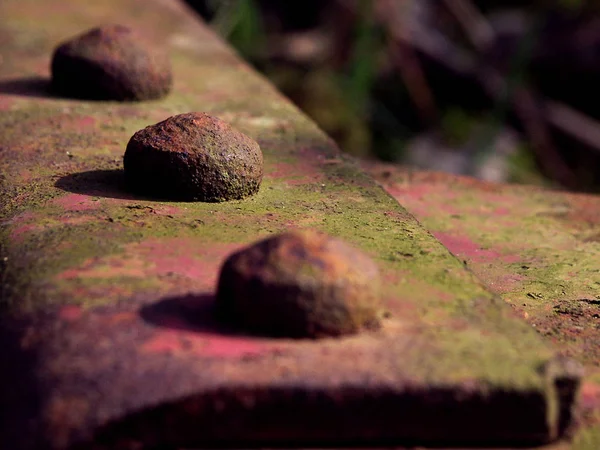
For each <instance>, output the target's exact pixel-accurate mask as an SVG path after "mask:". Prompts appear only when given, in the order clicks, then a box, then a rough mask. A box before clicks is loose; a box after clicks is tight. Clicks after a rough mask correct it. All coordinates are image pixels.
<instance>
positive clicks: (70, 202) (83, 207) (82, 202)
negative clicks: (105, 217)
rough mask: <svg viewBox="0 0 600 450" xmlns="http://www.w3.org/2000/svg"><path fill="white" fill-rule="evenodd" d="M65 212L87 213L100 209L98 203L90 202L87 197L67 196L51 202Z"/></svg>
mask: <svg viewBox="0 0 600 450" xmlns="http://www.w3.org/2000/svg"><path fill="white" fill-rule="evenodd" d="M52 203H53V204H54V205H56V206H60V207H62V208H64V209H65V210H67V211H89V210H93V209H98V208H99V207H100V202H99V201H94V200H92V197H90V196H89V195H82V194H67V195H63V196H62V197H59V198H57V199H55V200H53V201H52Z"/></svg>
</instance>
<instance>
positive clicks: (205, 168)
mask: <svg viewBox="0 0 600 450" xmlns="http://www.w3.org/2000/svg"><path fill="white" fill-rule="evenodd" d="M123 163H124V166H125V179H126V181H127V184H128V185H129V186H130V188H131V189H132V190H134V191H136V192H139V193H142V194H149V195H153V196H159V197H163V198H170V199H173V200H184V201H196V200H198V201H204V202H222V201H226V200H235V199H242V198H245V197H248V196H250V195H253V194H255V193H256V192H258V189H259V187H260V183H261V181H262V176H263V155H262V152H261V150H260V147H259V146H258V144H257V143H256V142H255V141H254V140H252V139H251V138H249V137H248V136H246V135H245V134H243V133H241V132H239V131H238V130H236V129H235V128H233V127H231V126H230V125H228V124H227V123H225V122H223V121H222V120H220V119H218V118H216V117H213V116H209V115H208V114H204V113H195V112H192V113H187V114H180V115H178V116H173V117H170V118H168V119H167V120H164V121H162V122H159V123H157V124H156V125H151V126H149V127H146V128H144V129H143V130H140V131H138V132H137V133H135V134H134V135H133V137H132V138H131V139H130V141H129V144H127V150H126V151H125V157H124V161H123Z"/></svg>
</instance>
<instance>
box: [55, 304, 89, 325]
mask: <svg viewBox="0 0 600 450" xmlns="http://www.w3.org/2000/svg"><path fill="white" fill-rule="evenodd" d="M82 313H83V310H82V309H81V307H80V306H77V305H67V306H63V307H62V308H61V309H60V311H59V312H58V317H60V318H61V319H63V320H66V321H67V322H73V321H75V320H77V319H79V318H80V317H81V315H82Z"/></svg>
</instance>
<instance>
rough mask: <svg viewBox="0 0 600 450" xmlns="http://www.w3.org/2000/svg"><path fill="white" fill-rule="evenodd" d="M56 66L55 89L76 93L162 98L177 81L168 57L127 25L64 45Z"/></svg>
mask: <svg viewBox="0 0 600 450" xmlns="http://www.w3.org/2000/svg"><path fill="white" fill-rule="evenodd" d="M51 70H52V85H53V87H54V89H56V90H57V91H58V92H59V93H60V94H62V95H67V96H71V97H77V98H87V99H96V100H121V101H124V100H150V99H157V98H160V97H163V96H165V95H166V94H167V93H168V92H169V91H170V90H171V86H172V84H173V82H172V74H171V65H170V62H169V60H168V58H167V57H166V56H165V55H164V54H163V53H161V52H159V51H157V50H155V49H154V48H152V46H151V45H150V44H146V43H145V42H144V41H143V39H142V38H141V36H138V35H137V33H135V32H134V31H133V30H131V29H130V28H128V27H125V26H122V25H108V26H104V27H99V28H94V29H92V30H90V31H88V32H86V33H84V34H81V35H79V36H77V37H75V38H73V39H71V40H69V41H67V42H65V43H63V44H61V45H60V46H59V47H58V48H57V49H56V50H55V52H54V55H53V57H52V68H51Z"/></svg>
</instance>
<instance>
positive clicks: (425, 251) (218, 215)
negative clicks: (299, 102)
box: [0, 0, 557, 427]
mask: <svg viewBox="0 0 600 450" xmlns="http://www.w3.org/2000/svg"><path fill="white" fill-rule="evenodd" d="M24 1H25V2H27V1H30V0H24ZM97 3H102V2H97ZM10 4H12V5H15V4H16V3H14V2H9V3H8V4H3V5H2V7H1V9H0V15H2V14H1V13H2V12H3V11H5V10H4V8H7V6H6V5H10ZM90 8H92V9H93V8H100V9H102V8H104V6H102V5H101V4H96V3H94V4H93V5H92V6H90ZM29 9H31V8H29ZM84 9H85V8H84ZM142 9H144V8H142ZM19 10H20V7H15V8H14V9H13V10H12V13H13V15H15V14H16V15H18V11H19ZM33 10H36V11H37V9H36V8H33ZM52 14H53V16H52V20H53V21H54V20H56V22H53V24H54V25H53V27H52V29H49V30H48V31H47V33H48V35H45V34H44V33H46V31H44V30H43V29H41V28H40V26H39V24H37V23H36V24H35V26H34V25H33V24H32V23H29V24H28V23H26V22H21V23H19V24H18V26H19V27H23V28H26V29H28V30H30V33H31V34H32V35H33V37H35V36H37V37H38V38H39V37H40V36H44V37H45V39H49V40H50V41H53V40H56V41H60V40H61V39H62V38H63V36H58V34H59V33H57V31H56V29H55V28H54V27H55V26H56V24H57V23H61V24H64V29H62V30H60V34H63V33H64V35H67V36H68V35H73V34H76V33H77V32H78V31H80V30H79V29H80V28H85V27H86V26H92V25H94V24H90V23H89V21H90V19H89V18H87V19H86V17H87V16H86V13H85V12H81V14H82V16H83V17H82V18H81V21H80V23H71V22H70V21H72V20H73V19H72V18H70V19H69V23H67V21H66V20H64V19H61V18H60V17H58V15H57V14H54V13H52ZM140 14H146V13H145V12H144V11H141V12H140ZM140 20H141V19H140ZM148 20H150V22H148V23H153V22H151V21H152V20H155V21H159V20H162V18H159V17H155V18H149V19H148ZM86 21H87V22H86ZM41 23H45V22H43V21H42V22H41ZM154 23H156V22H154ZM177 25H178V24H177V23H173V24H170V25H169V26H168V27H166V28H167V29H171V30H176V29H177ZM2 26H4V25H2V24H0V31H1V27H2ZM169 27H171V28H169ZM152 31H154V30H152ZM157 36H158V35H157ZM203 37H205V35H201V34H200V35H198V36H195V39H196V40H195V41H193V42H189V43H187V44H186V43H185V42H183V43H182V42H181V41H178V42H179V44H177V45H175V44H173V46H172V60H173V68H174V76H175V80H176V82H175V92H174V93H173V94H171V95H170V96H168V97H167V98H165V99H163V100H161V101H156V102H147V103H140V104H135V105H121V104H117V103H110V102H94V103H86V102H75V101H69V100H65V99H58V98H46V97H43V99H42V100H36V101H33V100H32V99H31V98H29V97H26V96H22V97H21V96H18V97H15V99H14V104H12V106H11V109H10V110H9V113H8V114H4V115H0V145H1V146H2V148H3V149H4V150H5V151H6V155H7V157H6V158H3V160H2V161H1V162H0V172H1V173H3V174H5V175H4V179H3V187H2V192H1V193H0V204H1V208H2V223H3V225H2V229H1V233H2V235H1V239H2V243H3V246H2V250H1V251H2V256H3V257H7V258H8V260H7V262H8V264H6V265H5V269H4V275H3V276H5V277H6V278H5V279H7V280H8V283H7V284H8V286H9V289H7V290H6V292H5V293H3V298H4V300H5V301H7V302H9V303H10V305H9V306H10V308H11V309H12V310H13V311H15V312H32V311H36V310H40V309H43V308H45V307H47V306H48V305H59V304H73V303H77V304H83V305H87V306H90V307H93V306H96V305H101V304H103V303H106V302H107V300H110V301H111V302H113V301H118V300H120V299H124V298H127V297H128V296H129V295H131V296H135V295H140V296H147V297H146V298H145V299H144V301H154V300H157V297H161V296H163V295H167V294H169V292H171V293H172V291H169V292H166V291H168V290H169V289H171V287H172V285H171V284H168V285H167V283H163V282H164V280H163V279H162V278H161V275H160V274H157V273H153V272H152V271H145V267H142V269H141V270H142V272H143V273H144V274H145V277H135V276H126V275H123V273H125V272H123V273H120V272H119V270H115V269H114V267H112V266H111V264H112V263H113V262H114V261H115V260H119V261H120V263H122V264H123V265H126V264H127V263H128V261H129V259H128V258H132V260H135V261H138V262H139V261H143V257H144V256H145V255H144V254H143V253H140V252H139V248H136V245H137V246H138V247H139V246H140V245H141V244H143V243H144V242H146V241H148V240H152V242H155V243H157V246H160V245H163V246H164V247H165V248H168V246H169V244H170V243H171V242H172V240H173V239H175V238H177V239H183V240H186V239H187V240H188V242H202V243H204V244H206V247H209V246H210V245H220V244H235V245H242V244H247V243H250V242H253V241H255V240H257V239H260V238H263V237H266V236H268V235H270V234H272V233H277V232H282V231H285V230H287V229H290V228H297V227H299V228H305V227H306V228H309V227H310V228H316V229H320V230H322V231H324V232H326V233H329V234H331V235H333V236H338V237H341V238H343V239H344V240H347V241H349V242H350V243H352V244H353V245H355V246H357V247H359V248H360V249H362V250H363V251H365V252H366V253H368V254H369V255H371V256H372V257H373V258H374V259H375V260H376V262H377V264H378V265H379V267H380V269H381V272H382V274H384V276H385V280H384V292H383V293H382V295H383V298H384V299H385V300H386V301H387V302H388V303H389V305H388V306H390V307H389V309H390V310H391V311H392V317H391V318H389V319H387V320H388V325H384V330H383V332H385V331H386V330H385V329H386V326H389V327H391V328H390V329H392V328H393V327H394V326H399V327H405V329H406V330H407V333H408V334H411V333H412V334H413V335H414V336H417V338H418V339H417V340H418V341H419V343H420V346H419V347H418V348H415V349H414V352H415V353H414V354H412V353H411V355H407V357H406V359H404V358H403V359H402V360H399V361H398V362H397V364H398V367H399V369H400V368H401V369H402V370H401V373H408V372H411V371H412V373H413V374H414V377H415V380H426V381H427V380H430V381H431V382H435V383H438V384H440V385H443V384H444V383H456V382H465V383H471V382H472V383H475V384H477V386H480V385H489V386H501V387H502V388H506V389H521V388H524V389H531V390H532V391H534V392H535V394H536V395H539V396H540V397H541V398H544V399H545V401H546V407H547V413H548V414H549V415H550V416H549V417H548V424H549V426H550V427H552V426H553V424H554V423H555V422H556V414H557V413H556V409H557V408H556V405H555V402H556V395H555V392H554V390H553V387H552V385H551V384H550V383H549V381H548V380H547V378H546V377H545V376H544V375H543V374H542V373H541V372H540V370H541V369H540V366H541V364H542V363H543V362H545V361H546V360H548V359H549V357H550V351H549V350H548V349H547V348H546V347H545V346H544V345H543V344H542V343H541V341H540V340H539V338H538V336H537V335H536V334H535V333H534V332H532V331H531V330H530V329H529V328H528V327H527V326H526V324H524V323H522V322H520V321H518V320H515V319H514V317H513V316H512V315H511V311H510V309H509V308H507V307H506V305H504V304H503V303H502V302H500V301H498V299H496V298H495V297H494V296H493V295H492V294H490V293H489V292H488V291H487V290H486V289H485V288H484V286H483V285H482V284H481V283H480V282H479V281H478V280H477V279H476V278H475V276H474V275H473V274H472V273H471V272H469V271H467V270H465V268H464V266H463V263H462V262H461V261H459V260H457V259H456V258H454V257H453V256H452V255H451V254H450V253H449V252H448V251H447V250H446V249H445V248H444V247H443V246H442V245H440V244H439V242H437V241H436V240H435V238H434V237H433V236H432V235H431V234H430V233H428V232H427V231H425V229H424V228H423V227H421V226H420V225H419V223H418V222H416V221H415V220H414V219H413V218H412V217H411V216H410V215H409V214H408V213H407V212H406V211H405V210H404V209H403V208H402V207H401V206H400V205H399V204H398V203H397V202H396V201H395V200H394V199H393V198H392V197H391V196H390V195H388V194H386V193H385V192H384V191H383V190H381V189H379V188H378V187H377V186H376V185H375V183H374V182H373V181H372V180H371V179H370V178H369V177H367V176H366V175H364V174H363V173H362V172H361V171H360V170H359V169H358V167H357V166H356V165H355V163H354V162H352V161H350V160H349V159H348V158H347V157H344V156H342V155H341V154H340V153H339V152H338V151H337V150H336V149H335V146H334V145H332V143H331V141H330V140H328V139H327V137H326V136H324V135H323V134H322V132H321V131H319V130H318V128H317V127H316V126H315V125H314V124H312V123H311V122H310V121H309V120H308V119H306V118H305V117H303V116H302V115H301V114H299V113H298V111H297V109H296V108H295V107H294V106H293V105H291V103H289V102H287V101H285V100H283V99H282V98H281V97H280V96H279V95H278V94H277V93H276V92H275V90H274V88H272V87H271V86H269V85H268V84H267V83H265V82H264V81H263V80H262V79H261V78H260V77H259V76H257V75H256V74H254V73H253V72H251V71H250V70H249V69H248V68H247V67H246V66H245V65H244V64H243V63H240V62H239V61H237V60H236V59H235V58H234V57H233V56H231V55H230V54H229V53H228V52H227V51H224V50H222V48H221V47H220V46H219V45H218V44H216V43H215V44H210V42H214V40H211V39H202V38H203ZM157 39H163V40H166V38H165V36H162V37H160V36H158V37H157ZM192 44H193V45H192ZM46 47H48V48H51V46H50V45H48V46H46ZM25 48H30V46H29V44H27V43H22V44H17V45H16V51H15V52H14V55H16V56H11V53H8V54H7V56H5V55H4V54H3V58H6V59H7V61H8V62H7V64H6V65H3V66H0V76H14V75H13V73H12V72H11V73H7V72H4V70H11V71H13V70H17V69H18V70H25V68H27V67H37V65H39V64H40V53H39V52H37V53H32V54H31V55H30V54H28V53H27V52H24V53H19V52H21V51H22V50H23V49H25ZM15 58H19V61H16V60H15ZM36 64H37V65H36ZM5 68H9V69H5ZM259 100H260V101H259ZM189 111H206V112H209V113H211V114H214V115H216V116H218V117H220V118H221V119H223V120H225V121H228V122H230V123H231V124H232V125H234V126H235V127H237V128H239V129H240V130H241V131H242V132H244V133H246V134H248V135H249V136H251V137H252V138H254V139H255V140H256V141H257V142H258V143H259V144H260V146H261V149H262V151H263V154H264V158H265V174H264V179H263V183H262V185H261V188H260V191H259V192H258V194H257V195H255V196H253V197H251V198H248V199H246V200H243V201H232V202H228V203H221V204H206V203H177V202H164V201H157V200H155V199H148V198H141V197H137V196H133V195H132V194H131V193H129V192H128V191H127V190H125V189H124V188H123V185H122V183H121V181H120V180H121V179H122V176H123V174H122V171H121V167H122V166H121V161H122V160H121V158H122V155H123V153H124V151H125V146H126V144H127V141H128V140H129V138H130V137H131V135H132V134H133V133H134V132H135V131H137V130H139V129H141V128H143V127H145V126H147V125H150V124H152V123H156V122H158V121H160V120H164V119H165V118H167V117H169V116H172V115H173V114H177V113H183V112H189ZM11 130H12V131H11ZM4 131H8V132H7V133H6V134H4V133H3V132H4ZM67 152H68V153H67ZM98 171H105V172H102V173H98ZM73 194H76V195H80V196H83V197H85V198H88V199H93V200H94V203H93V204H86V206H85V208H83V207H79V205H74V206H73V205H71V206H73V207H70V206H69V201H72V197H70V196H72V195H73ZM77 198H78V197H77ZM69 199H71V200H69ZM169 208H175V209H176V210H178V211H180V213H176V212H173V213H168V212H164V211H168V210H169ZM27 213H32V214H34V217H29V218H27V217H26V216H23V214H27ZM42 218H44V220H41V219H42ZM23 225H27V226H32V228H30V227H25V228H23V227H22V226H23ZM136 252H138V253H136ZM121 256H122V258H121ZM125 256H127V257H125ZM136 258H137V259H136ZM132 264H133V263H132ZM88 265H89V266H90V267H93V269H94V271H95V272H94V274H96V276H84V275H82V272H81V269H82V266H85V267H87V266H88ZM217 266H218V262H217V261H214V260H211V261H210V264H207V267H208V268H209V270H212V271H214V272H216V270H217ZM114 286H117V287H118V288H119V292H116V293H115V292H113V291H112V290H111V287H114ZM165 286H168V289H167V287H165ZM203 286H205V285H203ZM163 289H164V291H163ZM394 302H396V304H394V305H392V303H394ZM398 305H403V306H406V310H407V311H412V313H409V312H407V313H406V316H404V310H403V308H402V307H400V306H398ZM392 306H394V307H392ZM410 314H412V315H410ZM407 365H409V366H410V369H407Z"/></svg>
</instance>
